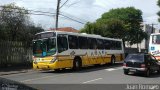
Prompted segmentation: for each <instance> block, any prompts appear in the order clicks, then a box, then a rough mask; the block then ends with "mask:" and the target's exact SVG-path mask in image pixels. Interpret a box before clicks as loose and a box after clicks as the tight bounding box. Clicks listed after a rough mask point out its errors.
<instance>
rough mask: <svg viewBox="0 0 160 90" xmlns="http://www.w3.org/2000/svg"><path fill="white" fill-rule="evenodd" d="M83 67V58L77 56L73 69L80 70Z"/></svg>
mask: <svg viewBox="0 0 160 90" xmlns="http://www.w3.org/2000/svg"><path fill="white" fill-rule="evenodd" d="M81 67H82V63H81V59H79V58H75V59H74V61H73V69H74V70H80V69H81Z"/></svg>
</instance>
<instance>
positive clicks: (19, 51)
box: [0, 41, 32, 67]
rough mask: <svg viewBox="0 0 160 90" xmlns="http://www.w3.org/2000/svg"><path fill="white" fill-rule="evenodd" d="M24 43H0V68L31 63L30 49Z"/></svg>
mask: <svg viewBox="0 0 160 90" xmlns="http://www.w3.org/2000/svg"><path fill="white" fill-rule="evenodd" d="M26 45H27V43H25V42H16V41H1V42H0V67H6V66H17V65H22V66H23V65H28V64H30V63H31V62H32V49H31V48H28V47H26Z"/></svg>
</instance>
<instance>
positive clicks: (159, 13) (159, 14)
mask: <svg viewBox="0 0 160 90" xmlns="http://www.w3.org/2000/svg"><path fill="white" fill-rule="evenodd" d="M157 5H158V6H159V7H160V0H158V1H157ZM157 15H158V16H159V17H160V11H159V12H158V13H157ZM158 21H159V22H160V18H158Z"/></svg>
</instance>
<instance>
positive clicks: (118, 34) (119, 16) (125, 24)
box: [82, 7, 147, 45]
mask: <svg viewBox="0 0 160 90" xmlns="http://www.w3.org/2000/svg"><path fill="white" fill-rule="evenodd" d="M142 21H143V20H142V12H141V11H140V10H139V9H135V8H134V7H127V8H117V9H111V10H110V11H109V12H106V13H104V14H103V15H102V17H101V18H99V19H97V21H96V22H95V23H96V25H98V27H97V26H96V25H94V26H92V25H90V24H86V26H85V27H84V28H83V29H82V31H83V32H84V31H90V32H92V30H93V27H94V28H95V27H97V28H98V29H97V30H99V32H102V33H100V35H102V36H106V37H112V38H122V39H123V40H124V41H128V42H129V43H130V44H131V45H132V44H135V43H140V42H141V41H142V40H143V39H144V38H147V37H146V33H145V32H143V31H142V29H141V25H140V24H141V22H142ZM88 25H90V26H88ZM86 27H90V28H91V27H92V29H90V28H86ZM88 29H90V30H88ZM95 34H97V33H95Z"/></svg>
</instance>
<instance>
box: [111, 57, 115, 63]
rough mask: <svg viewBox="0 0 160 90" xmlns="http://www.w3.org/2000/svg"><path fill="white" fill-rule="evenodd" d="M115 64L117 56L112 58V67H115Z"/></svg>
mask: <svg viewBox="0 0 160 90" xmlns="http://www.w3.org/2000/svg"><path fill="white" fill-rule="evenodd" d="M115 62H116V58H115V56H112V57H111V65H114V64H115Z"/></svg>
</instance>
